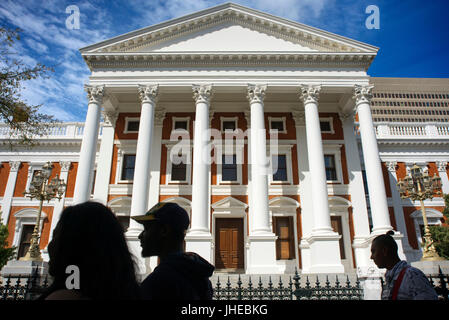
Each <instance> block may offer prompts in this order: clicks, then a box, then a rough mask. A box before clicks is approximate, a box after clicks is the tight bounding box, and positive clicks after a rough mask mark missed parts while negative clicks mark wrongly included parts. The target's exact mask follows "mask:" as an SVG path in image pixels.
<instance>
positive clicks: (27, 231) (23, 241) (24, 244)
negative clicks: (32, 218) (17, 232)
mask: <svg viewBox="0 0 449 320" xmlns="http://www.w3.org/2000/svg"><path fill="white" fill-rule="evenodd" d="M33 230H34V224H32V225H31V224H25V225H23V228H22V236H21V237H20V245H19V250H18V252H17V259H19V258H22V257H24V256H25V255H26V253H27V252H28V249H29V248H30V245H31V236H32V234H33Z"/></svg>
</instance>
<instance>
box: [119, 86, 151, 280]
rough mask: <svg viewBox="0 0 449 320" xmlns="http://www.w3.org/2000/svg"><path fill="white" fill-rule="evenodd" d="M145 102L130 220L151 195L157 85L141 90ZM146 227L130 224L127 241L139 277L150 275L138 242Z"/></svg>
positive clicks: (145, 204)
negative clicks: (136, 263) (151, 163)
mask: <svg viewBox="0 0 449 320" xmlns="http://www.w3.org/2000/svg"><path fill="white" fill-rule="evenodd" d="M138 92H139V97H140V100H141V102H142V107H141V111H140V122H139V133H138V136H137V148H136V162H135V166H134V178H133V190H132V199H131V210H130V216H131V217H132V216H138V215H142V214H145V213H146V212H147V210H148V193H149V181H150V161H151V143H152V137H153V126H154V109H155V107H156V101H157V94H158V85H147V86H141V85H139V86H138ZM142 230H143V226H142V225H141V224H139V223H137V222H136V221H134V220H133V219H130V221H129V228H128V231H127V232H126V239H127V241H128V247H129V249H130V252H131V253H132V254H133V255H134V256H135V257H136V258H137V262H138V270H139V271H138V273H140V274H147V273H149V270H146V266H145V259H144V258H142V256H141V251H142V248H141V247H140V241H139V239H138V236H139V234H140V233H141V232H142Z"/></svg>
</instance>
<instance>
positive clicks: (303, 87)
mask: <svg viewBox="0 0 449 320" xmlns="http://www.w3.org/2000/svg"><path fill="white" fill-rule="evenodd" d="M320 91H321V86H320V85H316V86H314V85H307V84H300V85H299V99H300V100H301V101H302V102H303V103H304V104H306V103H310V102H314V103H318V100H319V97H320Z"/></svg>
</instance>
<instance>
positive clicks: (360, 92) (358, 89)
mask: <svg viewBox="0 0 449 320" xmlns="http://www.w3.org/2000/svg"><path fill="white" fill-rule="evenodd" d="M373 88H374V86H361V85H358V84H356V85H354V95H353V96H352V98H353V99H354V100H355V105H356V106H358V105H359V104H360V103H368V104H370V103H371V98H372V97H373V94H372V92H371V90H372V89H373Z"/></svg>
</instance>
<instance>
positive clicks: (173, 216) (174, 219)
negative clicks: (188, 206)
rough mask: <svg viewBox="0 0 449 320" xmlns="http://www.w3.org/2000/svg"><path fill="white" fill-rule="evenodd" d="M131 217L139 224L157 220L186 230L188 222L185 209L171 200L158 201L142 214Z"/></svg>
mask: <svg viewBox="0 0 449 320" xmlns="http://www.w3.org/2000/svg"><path fill="white" fill-rule="evenodd" d="M131 218H132V219H134V220H135V221H137V222H139V223H141V224H144V223H145V222H147V221H159V222H161V223H164V224H167V225H170V226H171V227H173V228H175V229H178V230H187V229H188V228H189V224H190V220H189V215H188V214H187V211H185V210H184V209H183V208H182V207H180V206H179V205H177V204H176V203H171V202H159V203H157V204H156V205H154V206H153V207H152V208H151V209H150V210H148V211H147V212H146V213H145V214H144V215H141V216H133V217H131Z"/></svg>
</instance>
